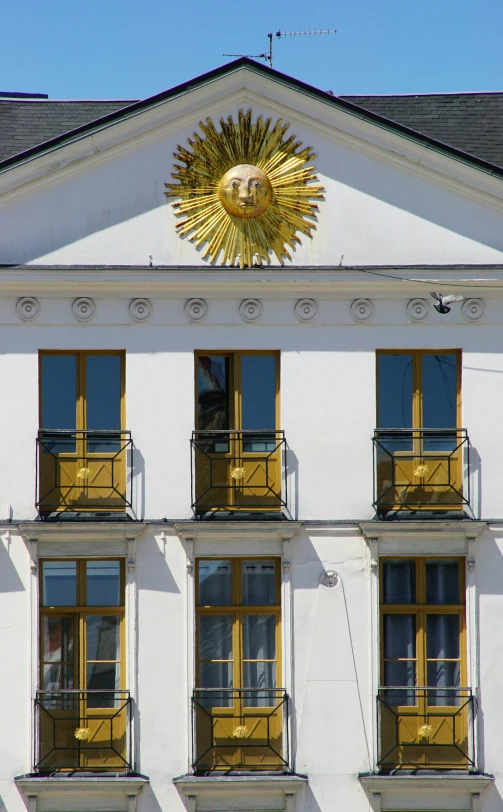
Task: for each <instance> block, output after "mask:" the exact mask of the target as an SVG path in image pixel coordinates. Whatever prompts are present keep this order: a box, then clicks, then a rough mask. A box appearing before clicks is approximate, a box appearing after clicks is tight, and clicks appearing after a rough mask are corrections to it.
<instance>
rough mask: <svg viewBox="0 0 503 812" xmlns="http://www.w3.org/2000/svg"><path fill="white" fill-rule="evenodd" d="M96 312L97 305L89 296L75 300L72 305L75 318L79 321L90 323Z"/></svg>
mask: <svg viewBox="0 0 503 812" xmlns="http://www.w3.org/2000/svg"><path fill="white" fill-rule="evenodd" d="M95 312H96V305H95V304H94V302H93V300H92V299H89V298H88V297H87V296H81V297H80V298H79V299H75V301H74V302H73V304H72V313H73V317H74V318H75V319H76V320H77V321H90V320H91V319H92V317H93V316H94V314H95Z"/></svg>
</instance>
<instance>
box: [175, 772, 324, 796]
mask: <svg viewBox="0 0 503 812" xmlns="http://www.w3.org/2000/svg"><path fill="white" fill-rule="evenodd" d="M307 782H308V778H307V776H306V775H296V774H292V775H287V774H285V775H261V774H260V773H254V774H253V775H250V774H249V775H215V774H214V773H213V774H212V775H205V776H197V775H181V776H179V777H178V778H173V783H174V784H175V786H176V787H177V788H178V789H179V790H180V791H181V792H183V793H184V794H185V795H197V794H198V793H199V792H201V791H203V790H218V789H221V788H222V787H227V788H228V789H230V788H231V787H232V788H233V789H236V790H244V791H248V790H279V791H281V792H284V793H285V794H287V795H289V794H294V793H296V792H298V791H299V790H300V789H303V788H304V787H305V786H307ZM227 791H228V790H227Z"/></svg>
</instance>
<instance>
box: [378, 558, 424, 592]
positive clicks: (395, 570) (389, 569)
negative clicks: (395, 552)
mask: <svg viewBox="0 0 503 812" xmlns="http://www.w3.org/2000/svg"><path fill="white" fill-rule="evenodd" d="M382 575H383V603H414V602H415V598H416V562H415V561H413V560H411V561H406V560H404V559H403V558H395V559H388V560H387V561H384V562H383V568H382Z"/></svg>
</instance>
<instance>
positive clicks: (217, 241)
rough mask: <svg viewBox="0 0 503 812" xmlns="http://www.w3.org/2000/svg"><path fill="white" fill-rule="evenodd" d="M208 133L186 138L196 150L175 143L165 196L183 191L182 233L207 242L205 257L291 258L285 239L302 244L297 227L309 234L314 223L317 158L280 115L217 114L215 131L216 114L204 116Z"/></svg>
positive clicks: (178, 208) (245, 263) (318, 194)
mask: <svg viewBox="0 0 503 812" xmlns="http://www.w3.org/2000/svg"><path fill="white" fill-rule="evenodd" d="M200 127H201V130H202V131H203V134H204V137H201V136H200V135H199V133H194V135H193V140H191V139H188V143H189V147H190V148H191V151H189V150H187V149H185V148H184V147H181V146H178V148H177V149H178V151H177V152H175V153H174V158H175V160H176V161H178V162H179V163H180V164H184V166H180V165H178V164H175V165H174V166H173V170H174V171H173V172H172V173H171V177H172V178H174V180H175V181H177V182H176V183H167V184H166V190H167V191H166V196H167V197H178V198H180V199H179V200H178V201H176V202H175V203H173V207H174V209H175V212H176V214H178V215H179V216H180V217H182V216H183V217H184V219H183V220H181V221H180V222H179V223H177V225H176V229H177V232H178V234H179V235H180V236H181V237H188V239H189V240H190V241H191V242H193V243H194V244H195V245H196V246H197V247H198V248H201V247H202V246H204V248H203V254H202V255H203V259H207V258H209V259H210V261H211V262H217V261H218V260H219V259H220V262H221V264H223V265H227V264H229V265H239V266H240V267H241V268H244V267H251V266H252V265H261V264H262V263H263V262H266V263H268V262H270V254H269V252H270V251H272V252H273V253H274V254H275V256H276V257H277V259H278V260H279V262H283V260H284V258H285V257H286V258H288V259H291V254H290V252H289V251H288V248H287V246H289V247H290V248H292V249H293V248H295V245H296V244H298V243H300V239H299V237H298V236H297V234H298V233H300V234H306V235H307V236H308V237H311V232H312V231H313V230H315V229H316V223H315V216H316V212H317V211H318V206H317V205H316V203H315V202H313V201H316V200H320V199H322V198H323V192H324V189H323V187H322V186H320V185H319V184H318V183H316V181H317V180H318V178H317V177H316V173H315V170H314V168H313V167H312V166H306V164H307V163H308V161H310V160H311V159H312V158H314V157H315V155H314V154H313V152H312V151H311V149H310V148H309V147H304V148H302V144H301V142H300V141H296V138H295V136H293V135H292V136H290V137H289V138H288V139H285V133H286V131H287V129H288V127H289V125H288V124H284V123H283V122H282V121H281V120H279V121H277V122H276V124H275V125H274V126H273V127H272V128H271V119H267V120H266V121H264V120H263V118H262V116H259V118H258V119H257V121H256V123H255V124H253V123H252V111H251V110H248V112H247V113H246V114H245V113H244V112H243V110H240V111H239V114H238V121H237V123H235V122H234V121H233V119H232V116H229V118H228V119H227V121H226V120H225V119H220V127H221V130H220V131H218V130H217V129H216V127H215V126H214V124H213V122H212V120H211V119H209V118H208V119H206V124H203V123H202V122H200Z"/></svg>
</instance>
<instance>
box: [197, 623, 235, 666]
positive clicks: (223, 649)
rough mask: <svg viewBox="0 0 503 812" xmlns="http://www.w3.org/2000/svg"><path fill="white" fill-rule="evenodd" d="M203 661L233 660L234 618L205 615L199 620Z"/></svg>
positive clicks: (200, 654) (201, 657)
mask: <svg viewBox="0 0 503 812" xmlns="http://www.w3.org/2000/svg"><path fill="white" fill-rule="evenodd" d="M199 657H200V659H201V660H231V659H232V616H231V615H203V616H202V617H200V618H199Z"/></svg>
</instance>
